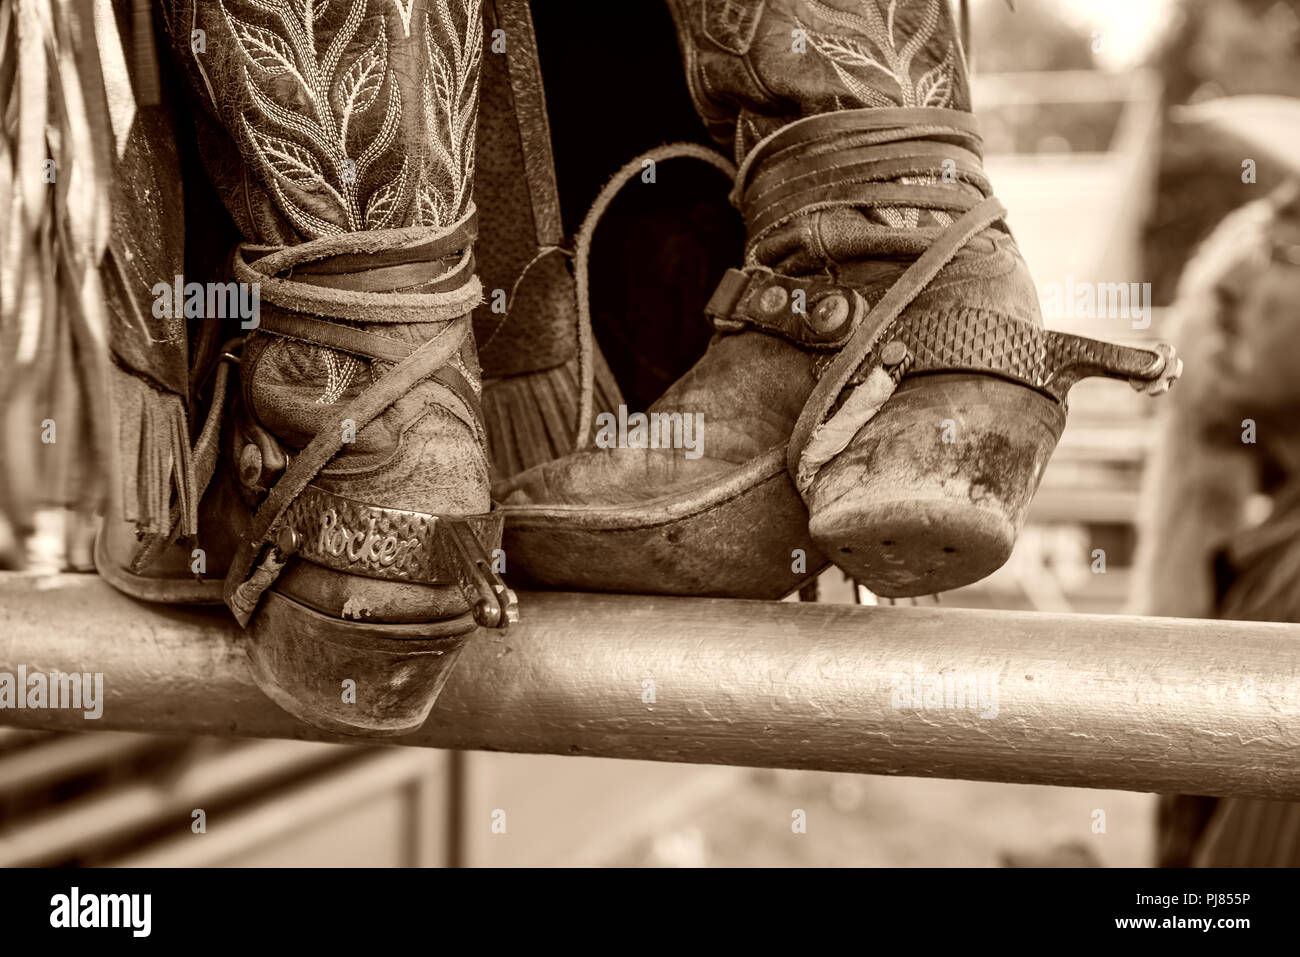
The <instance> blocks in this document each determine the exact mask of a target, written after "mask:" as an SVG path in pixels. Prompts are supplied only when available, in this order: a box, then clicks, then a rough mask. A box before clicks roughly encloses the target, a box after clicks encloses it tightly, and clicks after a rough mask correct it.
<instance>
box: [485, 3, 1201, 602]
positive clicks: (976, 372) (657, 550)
mask: <svg viewBox="0 0 1300 957" xmlns="http://www.w3.org/2000/svg"><path fill="white" fill-rule="evenodd" d="M670 6H671V7H672V10H673V14H674V17H675V19H676V22H677V28H678V37H679V41H680V46H681V49H682V53H683V57H684V60H685V66H686V71H687V75H688V80H689V83H690V87H691V90H692V95H693V97H694V99H695V103H696V106H697V109H698V111H699V112H700V114H701V116H702V117H703V119H704V120H705V122H706V124H707V126H708V128H709V130H710V132H711V133H712V135H713V136H714V138H715V139H716V140H717V141H718V142H719V143H720V144H722V145H723V146H724V147H725V148H727V149H728V150H729V151H731V152H732V153H733V154H734V157H735V161H736V164H737V166H738V170H737V171H736V173H735V177H734V186H733V192H732V199H733V202H734V203H735V205H736V206H737V207H738V208H739V209H740V211H741V213H742V214H743V216H744V218H745V222H746V226H747V230H748V239H747V242H746V246H745V249H744V265H743V267H742V268H740V269H735V270H731V271H729V272H728V273H727V275H726V276H724V277H723V279H722V282H721V284H720V285H719V287H718V290H717V292H716V293H715V295H714V297H713V299H712V301H711V302H710V303H709V306H708V308H707V312H708V314H709V317H710V318H711V320H712V321H713V323H714V325H715V327H716V329H717V332H718V335H717V336H716V337H715V339H714V341H713V343H712V344H711V346H710V348H709V350H708V352H707V353H706V354H705V355H704V357H703V358H701V359H700V361H699V362H698V363H697V364H696V365H695V367H694V368H692V369H691V370H690V372H688V373H687V374H686V375H685V376H684V377H683V378H682V379H681V380H680V381H678V382H677V383H676V384H675V385H674V386H672V387H671V388H670V389H669V390H668V392H667V393H666V394H665V395H664V396H663V397H662V398H660V399H659V400H658V401H657V402H655V403H654V404H653V405H652V406H651V408H650V409H649V410H648V411H649V412H650V418H649V421H648V422H647V423H645V426H646V427H644V428H642V429H641V431H640V432H639V433H638V432H637V430H636V428H635V427H633V428H632V429H626V430H622V431H620V432H619V434H618V437H617V440H614V441H612V433H607V434H605V435H604V436H601V435H596V436H595V441H594V443H589V448H588V449H587V450H585V451H582V452H579V453H577V454H575V455H572V456H569V457H566V458H564V459H561V460H559V461H556V462H553V463H550V464H547V465H543V466H540V467H538V468H534V469H531V470H528V471H526V472H524V473H523V474H521V475H519V476H517V477H516V478H515V479H513V480H512V481H511V482H510V483H508V485H506V486H505V487H503V488H502V489H500V490H499V491H500V494H501V496H502V497H503V500H504V501H505V502H506V505H507V511H508V520H507V538H506V542H507V550H508V551H509V552H510V554H511V555H512V557H513V559H514V562H515V567H516V568H519V567H522V569H523V570H524V571H526V572H527V573H528V574H529V575H530V576H532V577H534V578H537V579H539V580H541V581H542V582H545V583H547V584H550V585H553V586H560V587H582V588H594V589H607V590H634V591H645V592H666V593H685V594H717V595H738V596H744V597H756V598H770V597H776V596H779V595H781V594H785V593H787V592H789V591H791V590H793V589H794V588H795V587H797V586H798V585H799V584H801V583H802V581H804V580H805V579H807V578H808V577H810V576H811V575H813V574H815V573H816V572H817V571H818V570H819V569H820V568H821V567H823V566H824V565H825V562H826V559H829V560H831V561H833V562H835V563H836V564H838V565H839V566H840V567H841V568H843V569H844V570H845V571H846V572H848V573H849V574H851V575H852V576H853V577H854V578H856V579H858V580H859V581H860V582H862V583H863V584H865V585H866V586H867V587H868V588H870V589H871V590H873V591H874V592H876V593H878V594H881V595H886V596H910V595H919V594H929V593H933V592H938V591H942V590H945V589H951V588H955V587H958V586H960V585H964V584H967V583H970V582H973V581H976V580H978V579H979V578H981V577H983V576H985V575H987V574H989V573H990V572H992V571H993V570H994V569H996V568H997V567H998V566H999V565H1001V564H1002V563H1003V562H1004V561H1005V560H1006V558H1007V557H1008V555H1009V554H1010V550H1011V547H1012V545H1013V543H1014V541H1015V538H1016V534H1017V532H1018V530H1019V528H1020V526H1021V524H1022V523H1023V521H1024V519H1025V514H1026V511H1027V507H1028V505H1029V501H1030V499H1031V497H1032V495H1033V493H1034V491H1035V490H1036V488H1037V484H1038V481H1039V478H1040V477H1041V475H1042V471H1043V468H1044V466H1045V465H1046V463H1047V460H1048V457H1049V456H1050V454H1051V452H1052V450H1053V448H1054V447H1055V445H1056V441H1057V439H1058V438H1059V436H1060V433H1061V429H1062V427H1063V425H1064V422H1065V394H1066V392H1067V391H1068V389H1069V388H1070V386H1071V385H1072V384H1073V383H1074V382H1075V381H1077V380H1078V379H1079V378H1082V377H1084V376H1087V375H1108V376H1112V377H1117V378H1122V379H1127V380H1129V381H1130V382H1131V383H1133V384H1134V385H1135V387H1139V388H1142V389H1147V390H1150V391H1160V390H1162V389H1163V388H1166V387H1167V385H1168V383H1169V381H1171V380H1172V378H1173V377H1175V376H1176V375H1177V372H1178V364H1177V362H1176V360H1175V359H1174V358H1173V356H1172V352H1171V351H1169V350H1166V349H1163V348H1162V349H1161V350H1157V351H1150V350H1141V349H1125V348H1120V347H1115V346H1110V345H1107V344H1104V343H1098V342H1093V341H1091V340H1085V339H1080V338H1077V337H1073V336H1064V335H1057V334H1054V333H1047V332H1045V331H1044V330H1043V328H1042V321H1041V318H1040V314H1039V307H1038V300H1037V296H1036V294H1035V289H1034V286H1033V283H1032V281H1031V279H1030V277H1029V274H1028V271H1027V269H1026V267H1025V263H1024V260H1023V258H1022V257H1021V255H1020V252H1019V250H1018V249H1017V248H1016V245H1015V242H1014V240H1013V238H1012V236H1011V232H1010V230H1009V229H1008V227H1007V225H1006V223H1005V221H1004V218H1003V217H1004V210H1003V208H1002V206H1001V205H1000V204H999V203H998V202H997V200H996V199H994V198H993V196H992V189H991V186H990V184H989V183H988V180H987V179H986V177H985V176H984V174H983V171H982V169H981V159H980V137H979V134H978V130H977V125H976V122H975V119H974V117H973V116H972V115H971V114H970V112H969V110H970V103H969V92H968V86H967V78H966V71H965V65H964V56H963V52H962V50H961V47H960V44H959V41H958V39H957V35H956V31H955V29H954V24H953V22H952V18H951V15H950V11H949V8H948V5H947V4H946V3H944V2H943V0H908V2H903V0H863V2H857V3H852V4H850V3H848V2H846V0H835V2H833V3H832V2H819V0H750V2H743V3H742V2H734V0H670ZM630 165H631V164H630ZM634 168H635V167H634ZM660 179H665V177H660ZM640 188H647V187H644V186H642V187H640ZM607 411H609V412H611V413H612V412H613V411H614V410H607ZM679 419H680V420H681V421H691V420H693V421H695V422H698V423H699V432H700V435H699V436H698V438H697V440H696V446H697V447H696V448H695V450H694V451H695V452H697V453H699V454H697V455H686V454H684V452H685V450H684V449H683V448H681V447H680V443H675V442H673V441H670V436H669V433H670V432H671V431H672V430H673V429H677V428H678V422H679ZM625 436H627V437H628V438H626V439H625ZM673 444H677V445H678V447H676V448H674V447H662V446H671V445H673ZM609 445H615V446H622V447H604V446H609ZM638 445H639V446H640V447H635V446H638ZM648 445H657V446H660V447H646V446H648Z"/></svg>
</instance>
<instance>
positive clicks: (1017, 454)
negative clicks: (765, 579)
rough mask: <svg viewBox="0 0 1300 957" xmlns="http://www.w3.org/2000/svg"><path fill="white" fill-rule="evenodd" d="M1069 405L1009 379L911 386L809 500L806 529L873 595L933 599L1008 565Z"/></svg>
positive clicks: (940, 380) (968, 378)
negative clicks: (923, 596)
mask: <svg viewBox="0 0 1300 957" xmlns="http://www.w3.org/2000/svg"><path fill="white" fill-rule="evenodd" d="M1064 427H1065V407H1064V406H1063V405H1062V404H1061V403H1058V402H1055V401H1053V400H1052V399H1049V398H1048V397H1047V396H1045V395H1042V394H1041V393H1039V392H1037V391H1035V390H1033V389H1030V388H1027V387H1026V386H1022V385H1017V384H1015V383H1012V382H1008V381H1006V380H1004V379H998V378H995V377H993V376H988V375H975V374H970V373H946V374H937V375H926V376H917V377H915V378H912V379H904V380H903V382H902V383H901V384H900V386H899V388H898V390H897V391H896V392H895V393H894V395H893V396H892V397H891V398H890V399H889V401H888V402H886V403H885V405H884V407H883V408H882V409H881V410H880V412H878V413H877V414H876V416H875V417H874V418H873V419H872V420H871V422H869V423H868V424H867V425H866V426H865V427H864V428H863V429H862V431H861V432H859V433H858V434H857V435H856V436H855V437H854V439H853V441H852V442H851V443H850V445H849V447H848V448H847V449H846V450H845V451H844V452H843V453H841V454H840V455H839V456H837V457H836V458H835V459H834V460H832V461H831V462H830V463H828V464H827V465H826V466H825V467H824V468H823V469H822V470H821V472H819V473H818V475H817V478H816V480H814V482H813V484H812V487H811V489H810V490H809V494H808V497H807V502H808V510H809V514H810V519H809V523H808V530H809V532H810V533H811V535H812V537H813V540H814V541H815V542H816V543H817V545H818V546H819V547H820V548H821V550H822V551H823V552H824V553H825V554H826V556H827V557H828V558H830V559H831V560H832V561H833V562H835V564H836V565H838V566H839V567H840V568H842V569H843V570H844V571H845V572H846V573H848V574H849V575H851V576H853V578H855V579H856V580H857V581H859V582H861V583H862V584H863V585H865V586H866V587H867V588H869V589H870V590H871V591H873V592H875V593H876V594H878V595H883V596H886V597H894V598H904V597H911V596H915V595H930V594H936V593H938V592H941V591H948V590H951V589H953V588H959V587H961V586H962V585H968V584H970V583H972V582H975V581H978V580H980V579H981V578H984V577H985V576H986V575H988V574H990V573H992V572H993V571H995V570H996V569H998V568H999V567H1001V566H1002V564H1003V563H1005V562H1006V560H1007V558H1008V557H1010V555H1011V549H1012V546H1014V545H1015V541H1016V536H1017V535H1018V534H1019V532H1020V528H1021V526H1022V525H1023V524H1024V521H1025V515H1026V513H1027V512H1028V510H1029V503H1030V501H1031V499H1032V498H1033V496H1034V492H1035V491H1036V490H1037V488H1038V482H1039V480H1040V479H1041V478H1042V474H1043V469H1044V468H1045V467H1046V465H1047V461H1048V459H1049V458H1050V457H1051V454H1052V451H1053V450H1054V449H1055V448H1056V443H1057V440H1058V439H1059V438H1060V436H1061V430H1062V429H1063V428H1064Z"/></svg>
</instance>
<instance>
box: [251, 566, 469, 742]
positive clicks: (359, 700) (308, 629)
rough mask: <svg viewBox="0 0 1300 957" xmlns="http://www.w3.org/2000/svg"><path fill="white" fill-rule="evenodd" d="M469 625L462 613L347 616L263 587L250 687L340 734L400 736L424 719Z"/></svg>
mask: <svg viewBox="0 0 1300 957" xmlns="http://www.w3.org/2000/svg"><path fill="white" fill-rule="evenodd" d="M476 627H477V625H476V624H475V623H474V619H473V617H472V616H471V615H469V614H465V615H461V616H459V617H456V618H449V619H446V620H443V621H434V622H427V623H426V622H422V623H419V624H380V623H371V622H359V621H348V620H344V619H341V618H334V617H332V616H330V615H323V614H321V613H320V612H318V611H316V610H315V609H313V608H309V607H308V606H306V605H303V604H301V603H299V602H296V601H294V600H293V599H291V598H286V597H285V596H284V595H281V594H279V593H278V592H274V591H268V592H267V593H266V595H265V596H264V597H263V599H262V607H261V608H260V609H259V611H258V613H257V615H256V616H254V618H253V620H252V622H251V623H250V624H249V627H248V640H247V644H246V651H247V653H248V660H249V664H250V665H251V668H252V672H253V679H254V680H255V681H256V682H257V685H258V687H259V688H261V689H262V691H263V692H264V693H265V694H266V695H267V697H269V698H270V699H271V700H272V701H274V702H275V703H276V704H278V705H279V706H280V707H281V708H283V709H284V710H285V711H288V712H289V713H290V714H292V715H293V716H294V717H296V718H301V719H302V720H303V721H306V722H307V723H308V724H311V725H314V726H315V727H318V728H324V729H325V730H328V731H337V732H340V733H342V734H360V735H372V736H387V735H400V734H409V733H410V732H412V731H415V730H417V729H418V728H420V726H421V725H423V724H424V721H425V719H426V718H428V717H429V712H430V711H432V710H433V705H434V703H435V702H436V701H437V699H438V695H439V693H440V692H441V691H442V687H443V685H444V684H446V682H447V678H448V677H449V676H450V675H451V672H452V668H453V666H454V665H455V663H456V659H457V658H458V657H459V655H460V651H461V648H462V647H463V646H464V642H465V640H466V639H467V637H468V635H469V633H470V632H471V631H473V630H474V629H475V628H476ZM349 679H350V680H351V681H353V682H355V685H354V686H348V685H345V682H346V681H348V680H349ZM349 691H351V692H352V693H350V694H349V693H347V692H349Z"/></svg>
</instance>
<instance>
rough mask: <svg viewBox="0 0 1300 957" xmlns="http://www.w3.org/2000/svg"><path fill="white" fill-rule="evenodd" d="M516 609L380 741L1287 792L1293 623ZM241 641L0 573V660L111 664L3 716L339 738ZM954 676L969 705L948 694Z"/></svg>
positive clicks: (638, 600)
mask: <svg viewBox="0 0 1300 957" xmlns="http://www.w3.org/2000/svg"><path fill="white" fill-rule="evenodd" d="M520 601H521V609H522V612H523V621H522V622H521V623H520V624H519V625H518V626H515V627H513V628H511V630H510V631H509V633H508V634H505V635H500V634H497V633H491V632H487V633H480V635H479V636H477V637H476V638H475V639H474V640H472V641H471V642H470V643H469V646H468V648H467V650H466V651H465V652H464V654H463V655H462V658H461V662H460V664H459V666H458V668H457V670H456V672H455V674H453V676H452V678H451V680H450V681H449V682H448V684H447V686H446V689H445V691H444V692H443V695H442V698H441V699H440V701H439V703H438V707H437V708H436V709H435V710H434V713H433V715H432V716H431V718H430V719H429V721H428V723H427V724H426V725H425V727H424V728H423V729H422V730H421V731H419V732H418V733H416V734H414V735H411V736H410V737H409V738H402V739H396V742H395V741H394V740H393V739H387V740H386V743H404V744H412V745H420V746H424V747H439V748H465V749H479V750H499V751H519V752H532V753H549V754H570V755H588V756H604V757H618V758H638V759H649V760H659V761H684V762H693V763H701V764H727V765H740V766H751V767H782V768H807V769H821V770H833V771H857V772H867V773H875V774H902V775H915V776H923V777H945V778H966V779H972V780H989V781H1011V782H1021V783H1034V784H1057V785H1070V786H1077V787H1098V788H1121V789H1128V790H1135V791H1163V792H1185V793H1196V794H1216V795H1240V796H1253V797H1264V798H1277V799H1290V800H1300V626H1293V625H1275V624H1259V623H1243V622H1218V621H1191V620H1178V619H1144V618H1130V617H1119V616H1114V617H1111V616H1089V615H1043V614H1035V613H1030V612H991V611H973V610H961V609H938V608H868V607H853V606H841V605H823V604H795V603H782V602H742V601H724V600H712V599H679V598H647V597H631V596H613V595H586V594H584V595H572V594H551V593H547V594H539V593H528V594H524V595H522V596H521V599H520ZM240 634H241V633H240V632H239V631H238V629H237V628H236V627H235V626H234V624H233V623H232V622H231V621H230V620H229V618H228V616H226V615H225V614H224V613H223V611H221V610H214V611H210V612H207V611H196V610H186V609H176V608H165V607H158V606H151V605H144V604H141V603H138V602H135V601H132V600H130V599H128V598H125V597H123V596H121V595H119V594H117V593H115V592H113V591H112V590H111V589H110V588H109V587H108V586H107V585H105V584H103V583H102V582H100V581H99V580H98V579H96V578H95V577H93V576H61V577H57V578H53V579H39V580H38V579H32V578H28V577H23V576H18V575H2V576H0V672H9V673H15V672H16V671H17V668H18V666H19V665H25V666H26V668H27V670H28V672H34V671H42V672H53V671H65V672H73V671H76V672H103V673H104V686H105V705H104V713H103V717H102V718H101V719H100V720H98V721H87V720H85V719H84V718H83V716H82V714H81V713H80V712H77V711H54V710H10V709H5V710H0V725H8V726H14V727H28V728H45V729H59V730H78V731H84V730H138V731H151V732H154V733H172V734H209V735H240V736H254V737H279V738H303V739H330V738H331V737H332V736H331V735H328V734H325V733H322V732H318V731H315V730H314V729H312V728H310V727H308V726H306V725H304V724H303V723H301V722H300V721H298V720H296V719H294V718H292V717H290V716H289V715H287V714H285V713H284V712H282V711H280V710H279V709H278V708H277V707H276V706H275V705H274V704H272V703H271V702H270V701H269V700H267V699H266V698H264V697H263V696H262V694H261V693H260V692H259V691H258V690H257V688H256V686H255V685H254V684H253V682H252V680H251V678H250V677H249V674H248V670H247V667H246V665H245V661H244V655H243V651H242V649H241V648H240V646H239V642H240V640H241V638H240ZM962 682H969V685H968V687H969V688H970V689H971V691H972V698H973V699H974V700H971V699H968V700H965V701H959V700H958V699H957V698H956V696H955V694H950V695H949V696H948V697H945V694H944V691H945V690H947V689H954V690H955V687H956V684H955V683H962ZM966 687H967V685H964V684H963V688H966ZM936 689H938V693H937V695H936ZM981 690H982V692H983V698H982V700H981V699H980V696H979V694H978V693H977V692H979V691H981ZM904 692H906V693H907V696H906V697H905V696H904ZM912 692H917V694H916V700H909V698H911V693H912ZM994 693H995V694H996V697H994ZM335 739H337V738H335ZM347 740H356V739H347Z"/></svg>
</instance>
